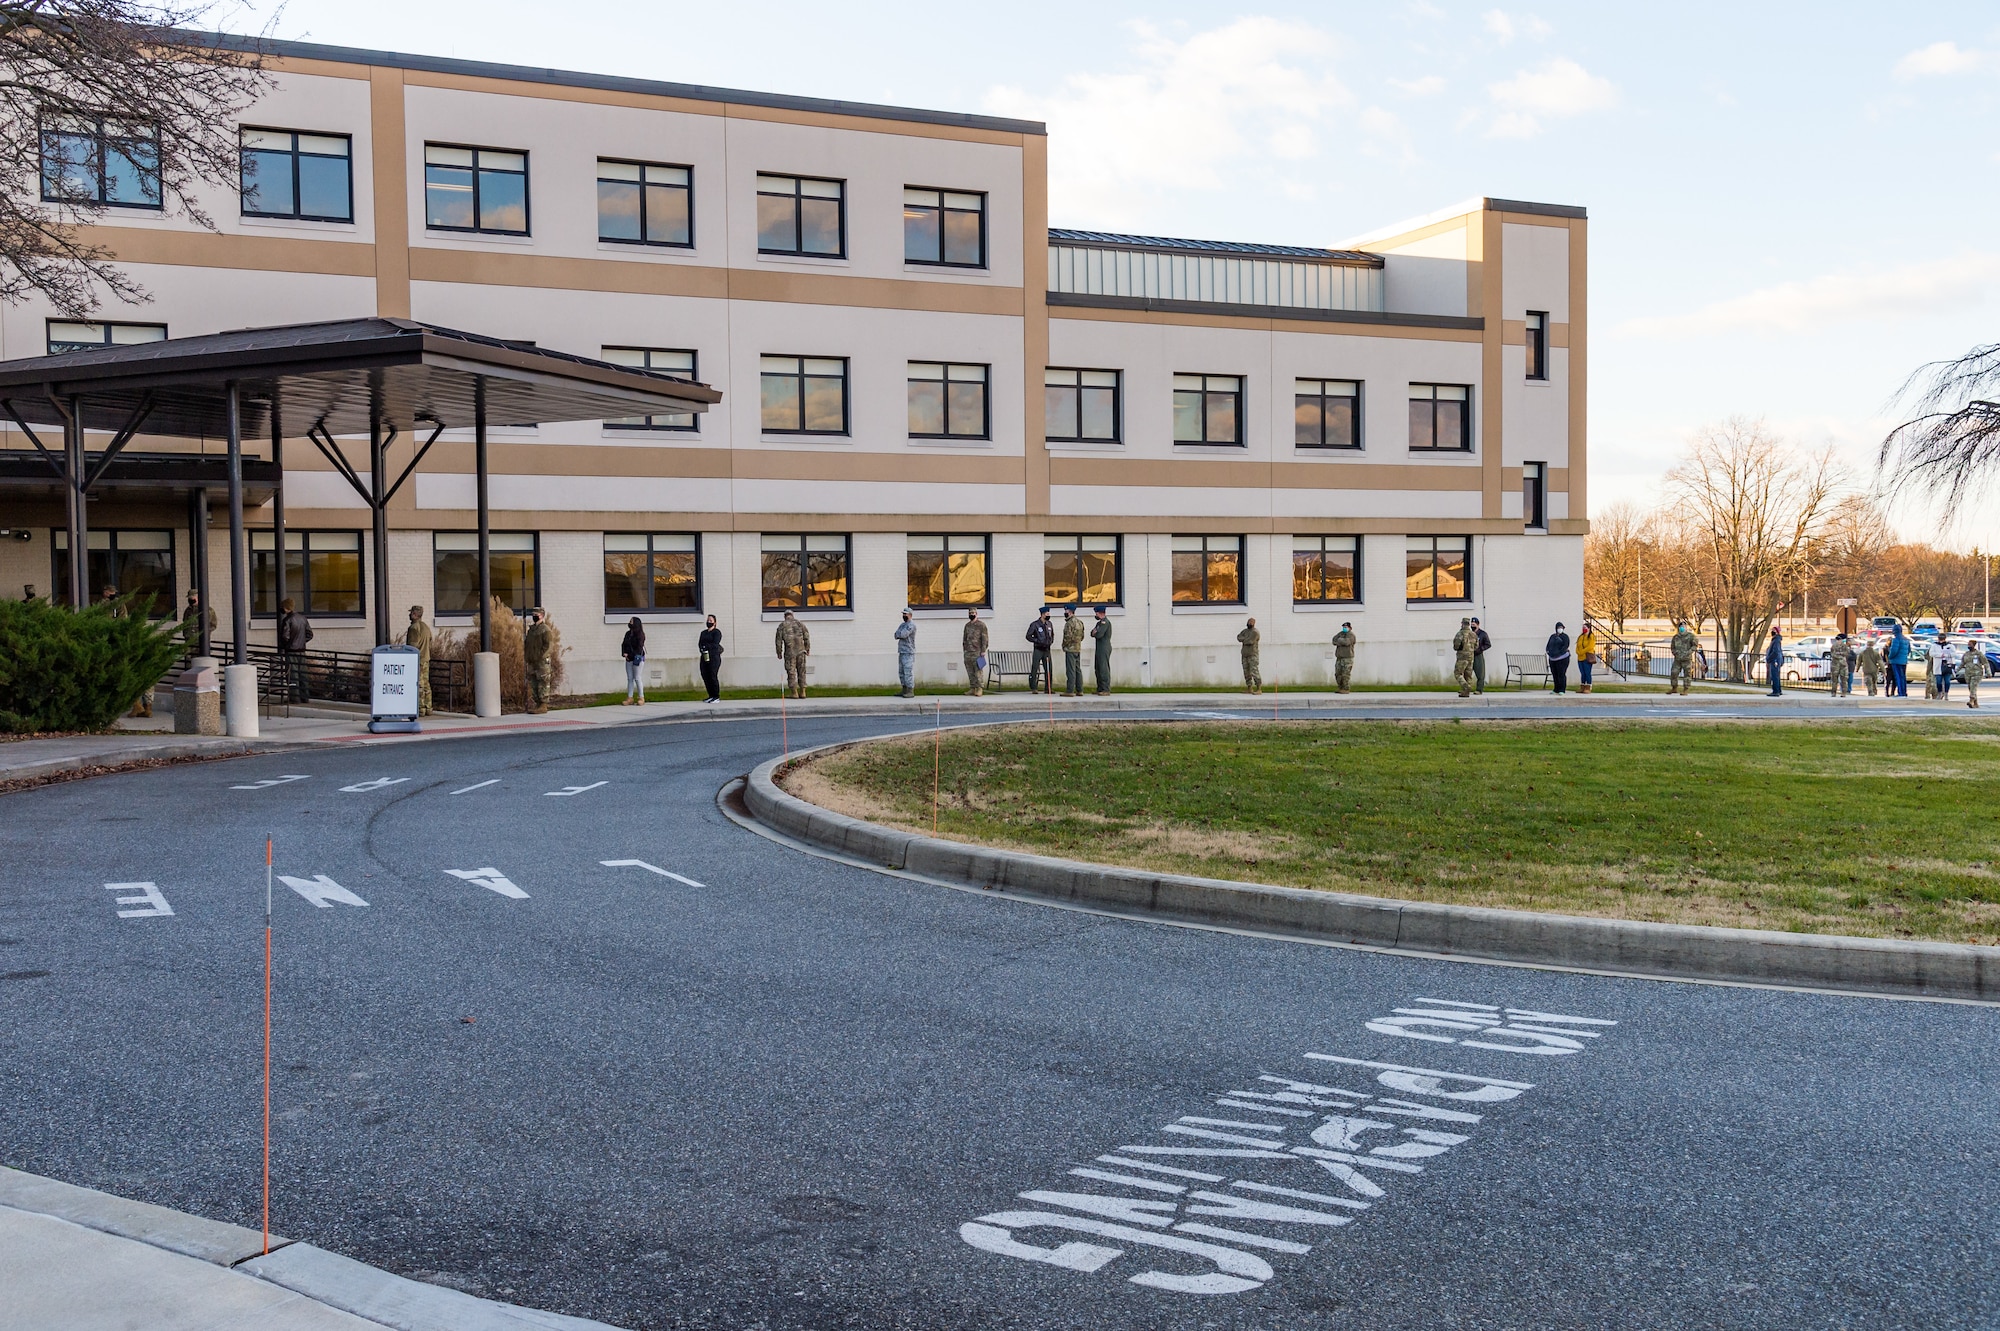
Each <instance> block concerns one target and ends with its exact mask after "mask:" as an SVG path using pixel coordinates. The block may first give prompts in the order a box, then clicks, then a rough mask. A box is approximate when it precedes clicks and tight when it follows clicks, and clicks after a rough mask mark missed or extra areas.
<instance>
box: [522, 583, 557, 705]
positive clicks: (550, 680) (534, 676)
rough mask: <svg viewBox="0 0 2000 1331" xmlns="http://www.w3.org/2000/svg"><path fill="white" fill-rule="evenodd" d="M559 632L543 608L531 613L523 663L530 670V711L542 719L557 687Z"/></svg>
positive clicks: (535, 609) (523, 650)
mask: <svg viewBox="0 0 2000 1331" xmlns="http://www.w3.org/2000/svg"><path fill="white" fill-rule="evenodd" d="M555 640H556V635H555V630H554V629H552V628H550V627H549V618H548V613H547V612H546V611H544V610H543V609H542V608H541V607H540V606H536V607H535V608H534V609H532V610H530V611H529V612H528V631H527V632H526V633H525V634H523V635H522V637H521V657H522V662H523V664H525V665H526V666H527V667H528V711H529V712H531V713H533V714H535V715H537V716H539V715H541V714H542V713H543V712H546V711H548V710H549V692H550V690H551V689H552V688H553V687H554V683H555V662H554V660H552V659H551V657H552V654H553V653H554V651H555Z"/></svg>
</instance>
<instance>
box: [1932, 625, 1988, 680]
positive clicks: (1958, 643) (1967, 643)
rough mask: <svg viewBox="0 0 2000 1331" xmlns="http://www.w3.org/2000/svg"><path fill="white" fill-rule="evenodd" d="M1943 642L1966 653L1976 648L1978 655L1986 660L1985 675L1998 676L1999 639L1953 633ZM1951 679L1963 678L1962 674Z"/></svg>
mask: <svg viewBox="0 0 2000 1331" xmlns="http://www.w3.org/2000/svg"><path fill="white" fill-rule="evenodd" d="M1945 641H1946V642H1948V643H1950V644H1951V645H1952V646H1954V647H1958V648H1962V649H1964V650H1966V651H1970V650H1972V649H1973V648H1974V647H1977V648H1978V650H1979V654H1980V655H1981V656H1983V657H1985V658H1986V672H1987V674H1988V675H1989V676H1990V675H1994V674H2000V638H1994V637H1986V636H1984V635H1979V634H1971V633H1965V634H1956V633H1955V634H1953V635H1952V636H1951V637H1949V638H1946V639H1945ZM1953 677H1954V678H1956V679H1963V678H1965V676H1964V674H1963V673H1962V672H1961V673H1959V674H1956V675H1954V676H1953Z"/></svg>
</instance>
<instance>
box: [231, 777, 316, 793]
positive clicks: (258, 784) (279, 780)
mask: <svg viewBox="0 0 2000 1331" xmlns="http://www.w3.org/2000/svg"><path fill="white" fill-rule="evenodd" d="M310 780H312V778H311V777H309V776H273V777H266V778H265V779H264V780H262V781H252V782H251V783H250V784H249V785H247V786H231V787H230V789H231V790H268V789H269V788H270V787H272V786H282V785H284V784H285V783H286V782H287V781H310Z"/></svg>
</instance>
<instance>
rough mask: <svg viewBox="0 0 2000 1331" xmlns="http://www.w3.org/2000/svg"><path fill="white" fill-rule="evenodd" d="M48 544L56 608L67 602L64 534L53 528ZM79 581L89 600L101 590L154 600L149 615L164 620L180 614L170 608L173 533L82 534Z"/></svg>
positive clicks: (101, 594)
mask: <svg viewBox="0 0 2000 1331" xmlns="http://www.w3.org/2000/svg"><path fill="white" fill-rule="evenodd" d="M54 536H55V539H54V540H53V541H52V542H50V546H51V548H52V549H53V550H54V552H55V577H54V578H53V579H52V581H53V583H54V585H55V589H56V590H55V595H54V596H53V597H51V598H50V599H51V600H52V601H53V602H54V603H55V604H57V605H62V604H64V603H65V602H67V601H68V600H69V533H68V532H67V531H64V530H63V529H62V528H60V527H58V528H56V529H55V532H54ZM83 556H84V561H85V570H84V577H85V578H87V579H88V580H89V583H90V586H89V587H88V588H87V589H86V590H87V592H88V595H89V597H90V599H91V600H93V601H95V600H97V599H99V598H100V597H102V596H103V595H104V589H105V588H106V587H109V588H111V589H112V590H114V591H116V592H117V593H118V595H120V596H128V595H130V594H132V593H134V592H140V593H149V594H150V595H151V596H152V598H153V608H152V617H153V618H154V619H166V618H169V617H171V616H173V615H176V614H178V613H180V607H179V606H177V605H175V604H174V534H173V533H172V532H170V531H118V530H106V531H87V532H85V533H84V537H83Z"/></svg>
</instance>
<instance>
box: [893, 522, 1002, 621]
mask: <svg viewBox="0 0 2000 1331" xmlns="http://www.w3.org/2000/svg"><path fill="white" fill-rule="evenodd" d="M909 543H910V544H909V550H910V554H909V560H910V578H909V582H910V589H909V595H908V597H907V598H906V600H905V604H907V605H910V606H914V607H916V608H918V609H926V608H928V609H940V608H951V607H959V608H963V607H965V606H968V605H978V606H986V605H991V604H993V599H992V597H991V596H990V595H989V594H988V591H987V585H988V584H987V581H986V562H987V554H988V543H987V538H986V537H984V536H911V537H910V538H909Z"/></svg>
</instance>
